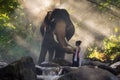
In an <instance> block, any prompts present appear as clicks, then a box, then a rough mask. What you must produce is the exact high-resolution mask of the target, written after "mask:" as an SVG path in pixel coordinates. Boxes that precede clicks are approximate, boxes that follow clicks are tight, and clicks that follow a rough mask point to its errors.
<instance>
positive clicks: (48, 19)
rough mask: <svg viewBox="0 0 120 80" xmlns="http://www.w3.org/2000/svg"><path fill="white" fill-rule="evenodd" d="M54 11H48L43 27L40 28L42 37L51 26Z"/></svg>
mask: <svg viewBox="0 0 120 80" xmlns="http://www.w3.org/2000/svg"><path fill="white" fill-rule="evenodd" d="M51 13H52V11H48V12H47V14H46V16H45V18H44V21H43V23H42V25H41V26H40V32H41V35H42V36H44V34H45V32H46V28H47V27H48V26H49V25H50V24H51V20H50V16H51Z"/></svg>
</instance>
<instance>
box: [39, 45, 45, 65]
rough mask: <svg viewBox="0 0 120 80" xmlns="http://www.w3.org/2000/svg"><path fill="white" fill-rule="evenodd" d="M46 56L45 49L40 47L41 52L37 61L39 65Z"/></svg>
mask: <svg viewBox="0 0 120 80" xmlns="http://www.w3.org/2000/svg"><path fill="white" fill-rule="evenodd" d="M46 54H47V48H46V47H42V48H41V52H40V56H39V60H38V64H41V63H42V62H43V61H45V57H46Z"/></svg>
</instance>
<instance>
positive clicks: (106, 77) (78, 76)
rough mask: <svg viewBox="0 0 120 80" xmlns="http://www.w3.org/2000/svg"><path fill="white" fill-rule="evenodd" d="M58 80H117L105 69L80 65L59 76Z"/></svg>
mask: <svg viewBox="0 0 120 80" xmlns="http://www.w3.org/2000/svg"><path fill="white" fill-rule="evenodd" d="M58 80H118V78H117V77H116V76H115V75H113V74H112V73H110V72H108V71H106V70H103V69H100V68H94V67H87V66H82V67H80V68H79V69H78V70H75V71H72V72H69V73H68V74H65V75H63V76H61V77H60V78H59V79H58Z"/></svg>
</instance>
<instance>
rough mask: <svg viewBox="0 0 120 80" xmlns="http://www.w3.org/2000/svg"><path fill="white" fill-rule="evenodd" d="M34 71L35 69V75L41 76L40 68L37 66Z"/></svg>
mask: <svg viewBox="0 0 120 80" xmlns="http://www.w3.org/2000/svg"><path fill="white" fill-rule="evenodd" d="M35 69H36V74H37V75H42V72H43V71H42V67H41V66H39V65H35Z"/></svg>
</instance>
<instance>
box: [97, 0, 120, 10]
mask: <svg viewBox="0 0 120 80" xmlns="http://www.w3.org/2000/svg"><path fill="white" fill-rule="evenodd" d="M98 2H99V6H98V7H99V9H101V10H106V8H108V7H111V5H112V6H116V7H118V8H120V0H98Z"/></svg>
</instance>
